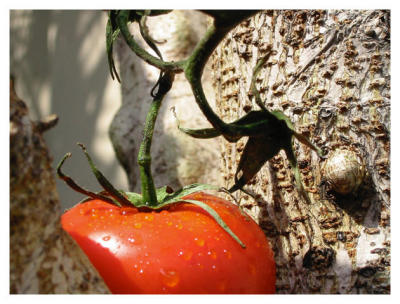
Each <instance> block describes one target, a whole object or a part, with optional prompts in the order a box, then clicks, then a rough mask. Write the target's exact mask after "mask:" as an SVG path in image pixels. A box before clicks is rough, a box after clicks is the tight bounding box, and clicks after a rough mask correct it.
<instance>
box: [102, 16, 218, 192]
mask: <svg viewBox="0 0 400 304" xmlns="http://www.w3.org/2000/svg"><path fill="white" fill-rule="evenodd" d="M206 24H207V17H206V16H205V15H204V14H202V13H200V12H195V11H179V10H178V11H173V12H171V13H169V14H167V15H162V16H157V17H149V18H148V21H147V26H148V28H149V33H150V35H151V36H152V37H153V39H155V40H156V41H158V42H161V43H159V44H158V46H159V48H160V51H161V53H162V55H163V58H164V60H174V61H177V60H180V59H183V58H186V57H187V56H188V55H189V54H190V53H191V51H192V49H193V48H194V46H195V45H196V42H197V41H198V40H199V39H200V38H201V36H202V35H203V34H204V32H205V30H206ZM135 26H136V27H135ZM135 26H132V28H131V31H132V33H133V35H134V37H135V39H136V40H137V41H138V42H139V43H141V44H142V46H143V47H144V48H146V46H145V43H144V41H143V40H142V39H140V38H141V36H140V33H139V29H138V27H137V24H135ZM147 49H149V51H150V52H152V51H151V50H150V48H148V47H147ZM115 53H116V54H117V57H118V62H119V71H120V75H121V86H122V105H121V107H120V109H119V111H118V112H117V114H116V115H115V117H114V119H113V121H112V124H111V126H110V129H109V133H110V137H111V141H112V143H113V146H114V149H115V152H116V155H117V157H118V159H119V161H120V163H121V164H122V166H123V167H124V169H125V171H126V172H127V176H128V181H129V187H130V190H131V191H136V192H140V180H139V167H138V165H137V155H138V151H139V146H140V142H141V140H142V132H143V126H144V121H145V117H146V114H147V111H148V109H149V105H150V101H151V96H150V91H151V89H152V87H153V86H154V85H155V83H156V82H157V78H158V75H159V70H158V69H156V68H154V67H152V66H150V65H148V64H147V63H145V62H143V61H142V60H141V59H140V58H138V57H137V56H136V55H135V54H134V53H133V52H132V51H131V50H130V49H129V47H128V45H127V44H126V43H125V41H124V40H123V39H122V38H120V39H119V40H117V43H116V45H115ZM209 78H210V72H209V69H207V68H206V72H205V75H204V79H205V81H206V82H207V83H208V84H209V85H208V86H206V87H205V90H206V91H208V92H209V94H211V95H213V94H212V87H211V85H210V81H209V80H208V79H209ZM173 107H174V108H175V109H176V113H177V115H178V117H179V119H180V121H181V122H182V123H184V124H185V126H187V127H191V128H199V127H201V126H204V125H207V121H206V120H205V119H204V118H203V116H202V115H201V112H200V110H199V109H198V108H197V106H196V104H195V101H194V97H193V95H192V93H191V89H190V86H189V84H188V83H187V81H186V80H185V76H184V75H183V74H178V75H176V77H175V81H174V85H173V87H172V89H171V91H170V92H169V93H168V95H167V96H166V98H165V100H164V101H163V105H162V107H161V110H160V114H159V116H158V119H157V123H156V127H155V133H154V139H153V143H152V148H151V153H152V171H153V175H154V181H155V184H156V186H157V187H161V186H164V185H169V186H171V187H172V188H173V189H175V190H177V189H178V188H180V187H181V186H183V185H188V184H191V183H195V182H200V183H208V184H216V185H218V184H220V183H221V179H220V174H219V169H218V163H219V161H218V152H217V151H218V149H217V147H218V140H216V139H209V140H205V141H198V140H196V139H193V138H191V137H189V136H187V135H185V134H183V133H181V132H180V131H179V130H178V129H177V127H176V120H175V118H174V115H173V113H172V112H171V111H170V109H171V108H173Z"/></svg>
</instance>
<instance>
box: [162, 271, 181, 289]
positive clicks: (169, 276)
mask: <svg viewBox="0 0 400 304" xmlns="http://www.w3.org/2000/svg"><path fill="white" fill-rule="evenodd" d="M160 273H161V277H162V282H163V284H164V285H166V286H168V287H175V286H177V285H178V283H179V280H180V278H179V274H178V272H177V271H176V270H174V269H163V268H161V269H160Z"/></svg>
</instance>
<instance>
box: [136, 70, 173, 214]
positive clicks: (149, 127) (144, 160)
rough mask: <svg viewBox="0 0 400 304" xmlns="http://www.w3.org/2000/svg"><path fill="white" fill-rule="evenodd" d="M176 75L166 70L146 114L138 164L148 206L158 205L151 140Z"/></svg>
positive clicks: (143, 192)
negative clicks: (162, 104)
mask: <svg viewBox="0 0 400 304" xmlns="http://www.w3.org/2000/svg"><path fill="white" fill-rule="evenodd" d="M174 76H175V74H174V73H173V72H166V73H164V74H163V75H162V77H161V79H160V81H159V87H158V92H157V94H156V95H155V96H154V99H153V101H152V103H151V105H150V109H149V112H148V113H147V116H146V122H145V125H144V131H143V140H142V143H141V144H140V148H139V154H138V164H139V170H140V180H141V184H142V196H143V202H144V203H145V204H146V205H148V206H155V205H157V195H156V188H155V186H154V181H153V177H152V175H151V153H150V149H151V141H152V139H153V132H154V126H155V123H156V119H157V115H158V111H159V109H160V106H161V102H162V100H163V99H164V96H165V95H166V94H167V93H168V91H169V90H170V89H171V87H172V82H173V79H174Z"/></svg>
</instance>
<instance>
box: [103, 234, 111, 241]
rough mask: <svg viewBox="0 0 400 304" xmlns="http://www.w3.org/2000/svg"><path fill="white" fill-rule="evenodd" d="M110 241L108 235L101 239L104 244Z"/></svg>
mask: <svg viewBox="0 0 400 304" xmlns="http://www.w3.org/2000/svg"><path fill="white" fill-rule="evenodd" d="M110 239H111V236H109V235H106V236H103V237H102V240H103V241H105V242H107V241H109V240H110Z"/></svg>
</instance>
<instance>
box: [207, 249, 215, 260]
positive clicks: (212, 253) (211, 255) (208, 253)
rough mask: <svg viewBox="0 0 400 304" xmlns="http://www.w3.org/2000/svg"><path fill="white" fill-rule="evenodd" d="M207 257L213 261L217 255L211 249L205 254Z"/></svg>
mask: <svg viewBox="0 0 400 304" xmlns="http://www.w3.org/2000/svg"><path fill="white" fill-rule="evenodd" d="M207 255H209V256H210V257H211V258H212V259H213V260H216V259H217V253H216V252H215V250H214V249H211V250H209V251H208V252H207Z"/></svg>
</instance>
